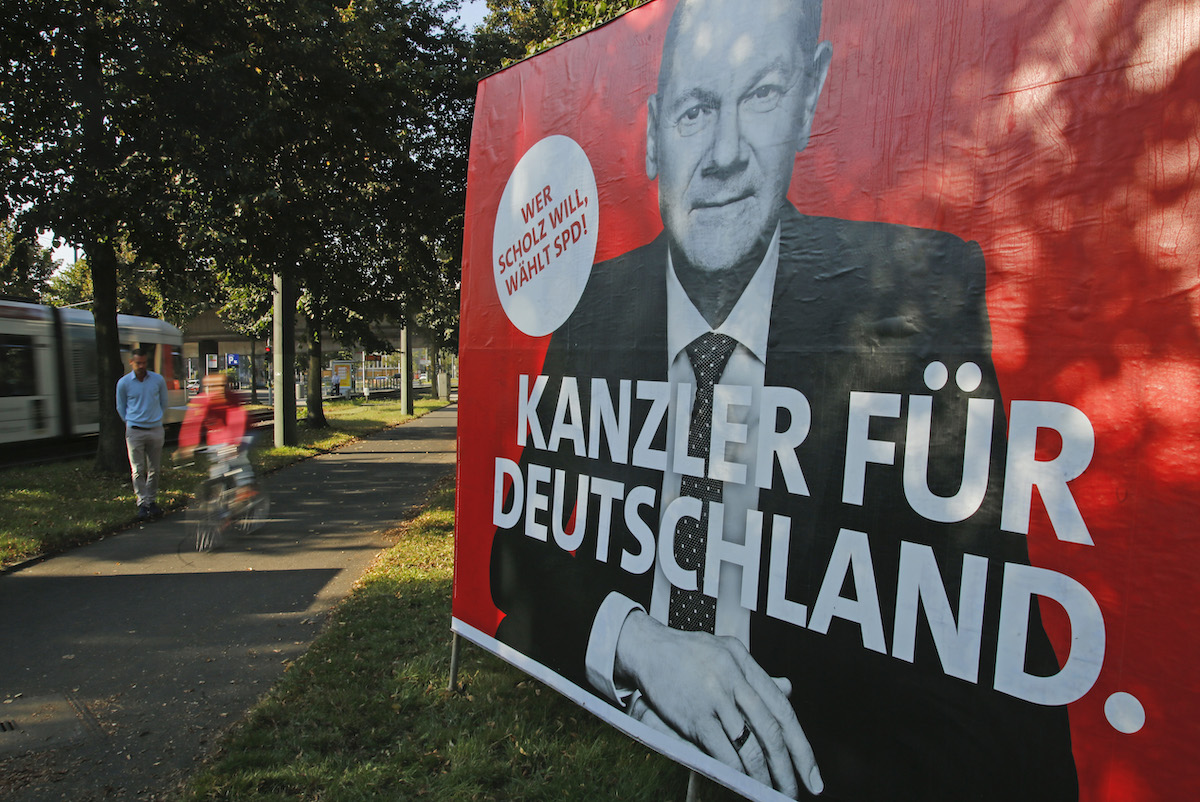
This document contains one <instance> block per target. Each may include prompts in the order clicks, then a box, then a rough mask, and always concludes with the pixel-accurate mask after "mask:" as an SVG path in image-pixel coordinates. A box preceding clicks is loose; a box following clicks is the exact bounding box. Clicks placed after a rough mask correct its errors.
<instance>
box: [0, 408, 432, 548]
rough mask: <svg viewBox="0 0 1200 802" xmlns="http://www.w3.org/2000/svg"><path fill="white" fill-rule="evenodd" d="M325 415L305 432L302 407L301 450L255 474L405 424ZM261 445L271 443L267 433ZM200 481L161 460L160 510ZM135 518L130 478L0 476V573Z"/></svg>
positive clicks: (38, 473) (283, 453) (395, 415)
mask: <svg viewBox="0 0 1200 802" xmlns="http://www.w3.org/2000/svg"><path fill="white" fill-rule="evenodd" d="M444 405H445V402H440V401H437V400H432V399H424V400H418V401H417V402H416V403H415V407H416V410H415V411H416V414H417V415H422V414H424V413H426V412H428V411H430V410H431V409H436V408H438V407H440V406H444ZM324 408H325V417H326V419H327V421H328V423H329V426H328V427H327V428H324V429H312V428H309V427H308V426H306V425H304V421H303V415H304V413H305V412H306V411H307V410H306V409H305V408H303V407H301V409H300V415H301V422H300V425H299V426H298V433H299V444H298V445H297V446H294V447H286V448H266V447H264V448H258V449H255V451H254V453H253V454H252V455H251V461H252V462H253V463H254V465H255V469H256V470H257V471H259V472H260V473H269V472H270V471H273V470H277V469H278V468H281V467H283V466H284V465H289V464H291V463H293V462H297V461H298V460H302V459H306V458H308V457H311V456H315V455H316V454H321V453H324V452H327V451H332V450H334V449H336V448H339V447H341V446H344V445H346V444H347V443H349V442H351V441H353V440H355V439H357V438H360V437H363V436H365V435H367V434H370V433H371V432H376V431H379V430H381V429H384V428H386V427H388V426H394V425H396V424H399V423H403V422H404V421H405V420H407V419H408V418H407V416H406V415H404V414H403V410H402V408H401V404H400V401H399V400H398V399H396V400H392V399H383V400H379V399H377V400H373V401H370V402H366V403H364V402H363V401H362V400H361V399H354V400H346V401H327V402H326V403H325V404H324ZM268 414H270V413H269V411H268ZM260 439H261V440H265V441H268V442H269V441H270V439H271V436H270V433H269V430H268V432H267V434H266V436H264V437H262V438H260ZM200 478H201V467H200V466H197V465H191V466H186V467H181V466H177V465H174V464H173V463H172V460H171V458H170V456H169V452H164V453H163V464H162V471H161V473H160V475H159V491H158V503H159V505H160V506H162V508H163V509H164V510H171V509H178V508H181V507H184V506H186V505H187V503H188V502H189V501H190V500H191V495H192V491H193V490H194V489H195V487H196V485H197V484H198V483H199V481H200ZM136 512H137V509H136V500H135V499H134V496H133V488H132V486H131V485H130V481H129V477H128V476H127V475H122V476H113V475H110V474H104V473H99V472H97V471H95V470H93V467H92V460H90V459H86V460H73V461H70V462H60V463H55V464H53V465H40V466H36V467H31V468H9V469H5V470H0V568H2V567H5V566H9V565H13V564H15V563H18V562H21V561H22V560H26V559H29V558H31V557H37V556H41V555H46V554H54V553H56V552H59V551H62V550H63V549H65V548H68V547H69V546H72V545H76V544H79V543H86V542H89V541H92V540H96V539H97V538H100V537H103V536H105V535H108V534H111V533H113V532H116V531H119V530H121V529H124V528H126V527H128V526H130V525H131V524H133V523H134V516H135V514H136Z"/></svg>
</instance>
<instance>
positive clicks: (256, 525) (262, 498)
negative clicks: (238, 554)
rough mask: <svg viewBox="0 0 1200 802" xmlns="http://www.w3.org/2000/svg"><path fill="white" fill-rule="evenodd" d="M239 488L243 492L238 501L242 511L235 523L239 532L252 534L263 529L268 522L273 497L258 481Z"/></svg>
mask: <svg viewBox="0 0 1200 802" xmlns="http://www.w3.org/2000/svg"><path fill="white" fill-rule="evenodd" d="M239 490H240V491H241V493H242V498H241V500H240V501H239V502H238V505H239V507H240V512H239V514H238V516H237V519H236V520H235V521H234V524H235V526H237V529H238V531H239V532H241V533H243V534H250V533H251V532H254V531H257V530H258V529H261V528H262V526H263V524H265V523H266V522H267V515H268V513H270V511H271V497H270V496H268V495H267V494H266V493H265V492H264V491H263V490H262V488H260V487H259V486H258V483H257V482H254V483H252V484H250V485H247V486H246V487H243V488H239Z"/></svg>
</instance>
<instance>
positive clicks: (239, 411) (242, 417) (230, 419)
mask: <svg viewBox="0 0 1200 802" xmlns="http://www.w3.org/2000/svg"><path fill="white" fill-rule="evenodd" d="M247 424H248V416H247V415H246V408H245V407H243V406H242V405H241V403H240V402H239V401H238V399H237V398H236V397H234V396H231V395H230V394H229V393H226V394H225V396H224V398H220V399H218V398H217V397H215V396H213V395H211V394H210V393H203V394H201V395H198V396H196V397H195V398H193V399H192V401H191V403H190V404H188V408H187V415H185V416H184V419H183V427H182V428H181V429H180V430H179V445H180V447H181V448H195V447H196V446H198V445H200V436H201V433H202V432H203V433H204V434H205V436H206V441H205V442H207V443H208V445H210V446H215V445H222V444H226V443H230V444H232V443H240V442H241V441H242V438H243V437H245V436H246V426H247Z"/></svg>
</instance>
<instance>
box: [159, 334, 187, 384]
mask: <svg viewBox="0 0 1200 802" xmlns="http://www.w3.org/2000/svg"><path fill="white" fill-rule="evenodd" d="M159 372H160V373H162V377H163V379H165V380H166V382H167V389H168V390H182V389H183V385H182V384H180V379H179V377H180V376H181V375H183V354H181V353H180V352H179V349H178V348H176V347H175V346H173V345H170V344H164V345H163V346H162V365H161V367H160V370H159Z"/></svg>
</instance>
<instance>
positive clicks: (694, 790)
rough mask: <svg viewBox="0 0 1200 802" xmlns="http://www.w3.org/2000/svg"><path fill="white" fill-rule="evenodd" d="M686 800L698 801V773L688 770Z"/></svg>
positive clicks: (689, 801)
mask: <svg viewBox="0 0 1200 802" xmlns="http://www.w3.org/2000/svg"><path fill="white" fill-rule="evenodd" d="M687 802H700V775H699V774H697V773H696V772H694V771H690V772H688V789H687Z"/></svg>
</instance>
